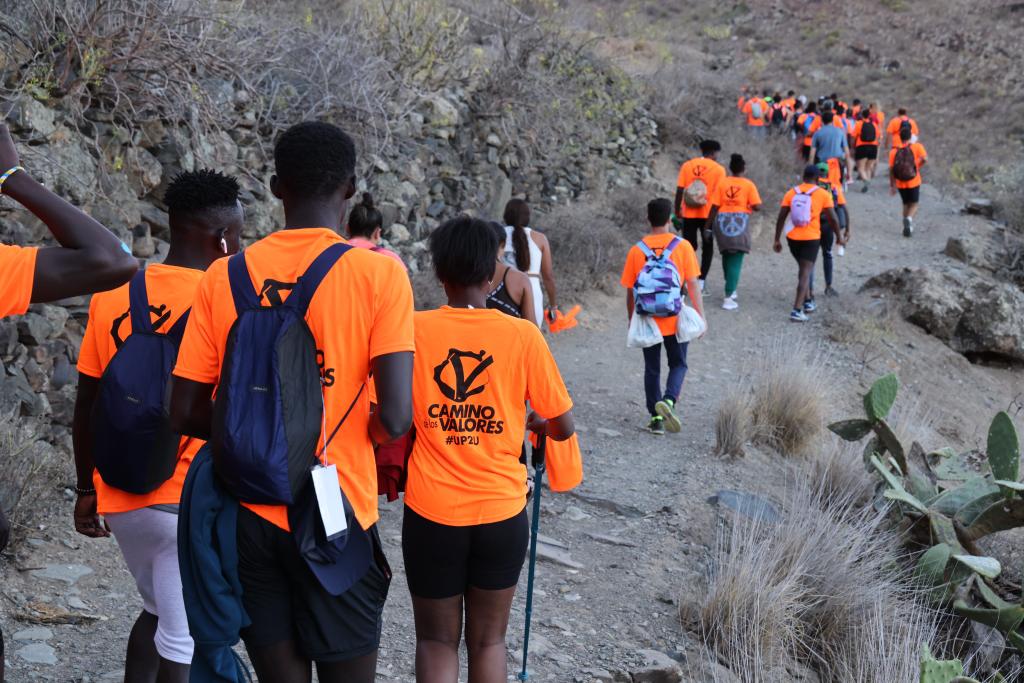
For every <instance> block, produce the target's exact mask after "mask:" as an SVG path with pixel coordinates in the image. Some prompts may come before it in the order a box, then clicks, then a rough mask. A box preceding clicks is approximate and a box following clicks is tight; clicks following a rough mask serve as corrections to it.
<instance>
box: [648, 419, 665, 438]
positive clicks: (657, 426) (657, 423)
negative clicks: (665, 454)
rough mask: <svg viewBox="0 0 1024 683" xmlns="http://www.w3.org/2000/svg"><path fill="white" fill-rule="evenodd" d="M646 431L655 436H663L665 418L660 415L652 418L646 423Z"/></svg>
mask: <svg viewBox="0 0 1024 683" xmlns="http://www.w3.org/2000/svg"><path fill="white" fill-rule="evenodd" d="M647 431H649V432H650V433H651V434H654V435H656V436H665V418H663V417H662V416H661V415H655V416H654V417H652V418H651V421H650V422H648V423H647Z"/></svg>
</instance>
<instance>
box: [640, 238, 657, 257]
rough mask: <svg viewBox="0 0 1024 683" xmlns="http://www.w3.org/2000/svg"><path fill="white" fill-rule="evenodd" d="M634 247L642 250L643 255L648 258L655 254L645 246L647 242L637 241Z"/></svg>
mask: <svg viewBox="0 0 1024 683" xmlns="http://www.w3.org/2000/svg"><path fill="white" fill-rule="evenodd" d="M636 248H637V249H639V250H640V251H642V252H643V254H644V256H646V257H647V258H648V259H652V258H654V256H655V254H654V250H653V249H651V248H650V247H649V246H647V243H646V242H644V241H643V240H640V241H639V242H637V243H636Z"/></svg>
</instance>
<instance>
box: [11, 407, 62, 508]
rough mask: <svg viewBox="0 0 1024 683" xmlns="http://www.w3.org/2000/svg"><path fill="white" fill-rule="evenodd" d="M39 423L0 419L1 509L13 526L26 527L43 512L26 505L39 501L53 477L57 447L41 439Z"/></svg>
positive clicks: (18, 418)
mask: <svg viewBox="0 0 1024 683" xmlns="http://www.w3.org/2000/svg"><path fill="white" fill-rule="evenodd" d="M37 428H38V424H37V423H35V422H34V421H33V420H29V419H27V418H21V417H18V416H8V417H5V418H3V419H0V508H2V509H3V510H4V512H5V513H6V514H7V515H8V518H9V520H10V522H11V524H12V525H25V524H27V523H29V522H30V521H31V520H32V515H33V514H34V513H40V512H43V511H42V510H40V509H39V507H38V506H35V507H34V508H33V507H31V506H27V505H23V503H25V502H37V501H38V500H39V496H40V494H41V493H42V490H43V488H44V486H45V484H46V482H47V479H49V478H50V477H49V476H48V475H51V474H53V473H52V472H50V468H51V467H52V466H53V465H55V464H56V463H55V462H54V460H55V459H54V457H53V448H52V447H50V446H49V444H47V443H45V442H43V441H41V440H40V439H39V434H38V431H37Z"/></svg>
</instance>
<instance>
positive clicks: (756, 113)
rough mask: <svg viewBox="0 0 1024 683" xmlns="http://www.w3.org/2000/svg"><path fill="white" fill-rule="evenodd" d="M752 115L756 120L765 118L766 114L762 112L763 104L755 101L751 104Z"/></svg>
mask: <svg viewBox="0 0 1024 683" xmlns="http://www.w3.org/2000/svg"><path fill="white" fill-rule="evenodd" d="M750 114H751V116H753V117H754V118H755V119H760V118H763V117H764V112H763V111H762V110H761V102H760V101H759V100H754V101H753V102H752V103H751V104H750Z"/></svg>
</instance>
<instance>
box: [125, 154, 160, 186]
mask: <svg viewBox="0 0 1024 683" xmlns="http://www.w3.org/2000/svg"><path fill="white" fill-rule="evenodd" d="M124 170H125V173H126V174H127V176H128V184H129V185H130V186H131V188H132V189H133V190H134V191H135V194H136V195H138V196H139V197H145V196H146V195H147V194H149V193H150V192H152V191H153V190H155V189H156V188H157V187H159V185H160V181H161V180H162V179H163V175H164V168H163V166H161V165H160V161H159V160H158V159H157V158H156V157H155V156H153V155H152V154H151V153H149V152H148V151H146V150H145V149H143V148H141V147H129V148H128V149H127V151H126V152H125V164H124Z"/></svg>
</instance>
